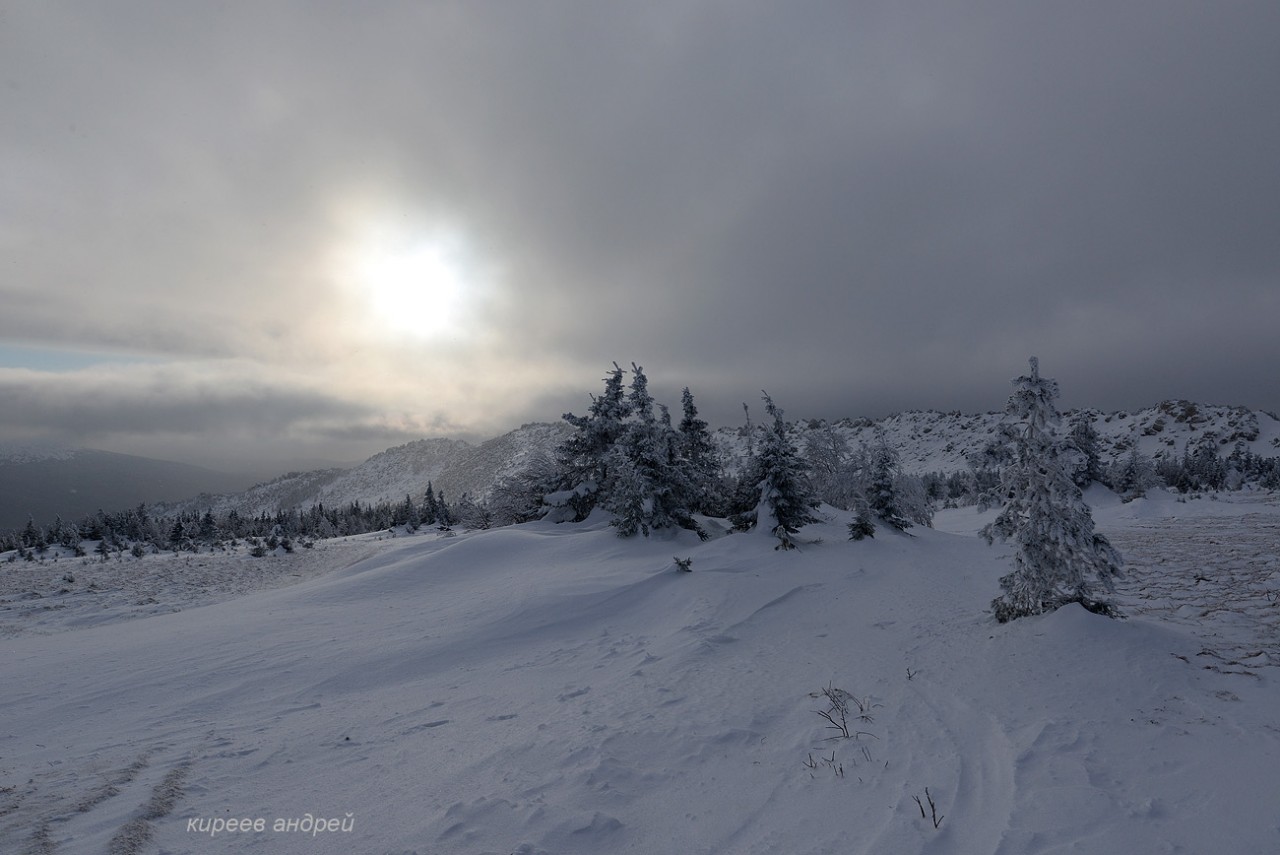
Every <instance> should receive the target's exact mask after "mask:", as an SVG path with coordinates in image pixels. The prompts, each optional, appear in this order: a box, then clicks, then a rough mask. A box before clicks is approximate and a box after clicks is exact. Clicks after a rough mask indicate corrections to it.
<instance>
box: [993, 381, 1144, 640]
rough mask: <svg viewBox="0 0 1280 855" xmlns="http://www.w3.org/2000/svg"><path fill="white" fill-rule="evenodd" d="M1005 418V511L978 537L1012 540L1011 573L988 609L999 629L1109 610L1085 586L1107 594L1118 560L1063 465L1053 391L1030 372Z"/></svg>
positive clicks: (1016, 386) (1053, 386)
mask: <svg viewBox="0 0 1280 855" xmlns="http://www.w3.org/2000/svg"><path fill="white" fill-rule="evenodd" d="M1013 385H1014V392H1013V394H1012V395H1011V396H1010V397H1009V403H1008V406H1007V407H1006V408H1005V413H1006V415H1007V416H1008V417H1009V421H1010V423H1012V424H1013V426H1014V430H1013V432H1012V436H1013V440H1014V455H1013V460H1012V462H1011V463H1009V465H1008V466H1007V467H1006V468H1005V469H1004V471H1003V472H1002V473H1001V483H1000V489H1001V494H1002V495H1003V497H1004V500H1005V504H1004V508H1003V509H1002V510H1001V511H1000V514H999V515H998V516H997V517H996V518H995V520H994V521H993V522H992V523H990V524H989V525H988V526H986V527H985V528H984V529H983V530H982V532H981V534H982V537H983V538H984V539H985V540H986V541H987V543H992V542H993V541H995V540H997V539H998V540H1002V541H1012V542H1013V544H1014V545H1015V546H1016V550H1015V552H1014V556H1013V572H1011V573H1009V574H1008V575H1006V576H1005V577H1004V578H1002V579H1001V580H1000V587H1001V588H1002V589H1003V591H1004V593H1003V594H1002V595H1001V596H999V597H997V598H996V599H994V600H993V601H992V602H991V607H992V610H993V611H994V612H995V616H996V620H998V621H1000V622H1001V623H1004V622H1006V621H1010V620H1013V619H1015V618H1020V617H1026V616H1028V615H1038V614H1044V613H1046V612H1051V611H1053V610H1054V609H1057V608H1058V607H1059V606H1063V605H1066V604H1067V603H1080V604H1081V605H1082V606H1084V607H1085V608H1086V609H1088V610H1089V611H1091V612H1095V613H1097V614H1104V615H1108V616H1112V617H1114V616H1116V611H1115V608H1114V607H1113V606H1112V605H1111V604H1110V603H1108V602H1106V601H1103V600H1099V599H1097V598H1096V597H1095V596H1094V592H1093V588H1092V585H1091V581H1090V580H1091V579H1092V580H1096V581H1097V582H1098V583H1099V584H1100V585H1101V586H1102V587H1103V588H1105V589H1106V590H1108V591H1110V590H1112V579H1113V578H1114V577H1117V576H1119V575H1120V555H1119V553H1118V552H1116V550H1115V549H1114V548H1113V547H1112V546H1111V544H1110V543H1109V542H1108V541H1107V539H1106V538H1105V537H1103V536H1102V535H1100V534H1096V533H1095V532H1094V530H1093V514H1092V512H1091V511H1090V510H1089V506H1088V505H1086V504H1085V503H1084V498H1083V496H1082V494H1081V492H1080V488H1079V487H1077V486H1076V485H1075V482H1073V481H1072V480H1071V476H1070V474H1069V473H1068V472H1067V469H1066V467H1065V466H1064V464H1063V461H1062V456H1061V448H1062V446H1061V442H1060V441H1059V439H1058V437H1057V433H1056V432H1057V428H1058V424H1059V422H1060V417H1059V415H1058V411H1057V409H1056V408H1055V406H1054V399H1055V398H1057V397H1058V384H1057V382H1056V381H1054V380H1050V379H1047V378H1043V377H1041V376H1040V367H1039V362H1038V361H1037V360H1036V358H1035V357H1032V358H1031V373H1030V374H1029V375H1026V376H1023V377H1019V378H1017V379H1016V380H1014V381H1013Z"/></svg>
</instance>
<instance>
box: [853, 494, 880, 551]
mask: <svg viewBox="0 0 1280 855" xmlns="http://www.w3.org/2000/svg"><path fill="white" fill-rule="evenodd" d="M875 536H876V524H875V514H873V513H872V512H871V506H870V505H868V504H867V499H866V497H865V496H863V495H861V494H859V495H858V496H856V497H855V498H854V500H853V522H851V523H849V539H850V540H862V539H863V538H867V537H875Z"/></svg>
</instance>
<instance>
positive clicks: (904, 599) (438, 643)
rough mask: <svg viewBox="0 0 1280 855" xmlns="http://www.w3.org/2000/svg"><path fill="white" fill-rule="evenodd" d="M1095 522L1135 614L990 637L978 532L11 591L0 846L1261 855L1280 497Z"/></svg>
mask: <svg viewBox="0 0 1280 855" xmlns="http://www.w3.org/2000/svg"><path fill="white" fill-rule="evenodd" d="M1089 499H1090V501H1091V502H1092V503H1093V505H1094V507H1095V514H1096V516H1095V518H1096V519H1097V521H1098V528H1099V530H1100V531H1101V532H1102V533H1104V534H1106V535H1107V536H1108V537H1109V538H1111V539H1112V540H1113V542H1114V543H1115V544H1116V545H1117V546H1118V547H1119V548H1120V549H1121V551H1122V552H1124V553H1125V554H1126V558H1127V562H1126V564H1127V570H1128V574H1129V575H1128V577H1127V578H1126V579H1125V580H1122V581H1121V582H1120V583H1119V591H1118V597H1117V599H1118V601H1119V602H1120V604H1121V606H1122V607H1123V608H1124V610H1125V611H1126V612H1127V613H1128V614H1129V615H1130V617H1129V618H1128V619H1127V620H1123V621H1110V620H1108V619H1106V618H1102V617H1098V616H1096V615H1092V614H1089V613H1087V612H1085V611H1084V610H1082V609H1080V608H1079V607H1076V606H1069V607H1067V608H1064V609H1061V610H1059V611H1058V612H1055V613H1053V614H1051V615H1047V616H1043V617H1037V618H1027V619H1022V620H1018V621H1014V622H1012V623H1010V624H1006V625H997V624H996V623H995V622H994V621H993V620H992V618H991V617H990V615H989V614H987V613H985V611H984V610H985V609H986V607H987V605H988V603H989V602H990V600H991V598H992V597H994V596H995V595H996V594H997V593H998V587H997V580H998V578H999V577H1000V576H1001V575H1003V574H1004V573H1006V572H1007V571H1008V560H1007V556H1008V552H1009V550H1008V548H1007V547H1000V546H997V547H995V548H992V547H988V546H986V545H985V544H984V543H982V542H981V541H980V540H979V539H978V538H976V537H974V536H973V532H975V531H977V529H978V528H980V527H981V521H982V517H983V515H979V514H977V513H976V512H974V511H973V509H961V510H956V511H946V512H941V513H939V515H938V518H937V520H936V522H937V529H935V530H929V529H923V528H920V527H916V528H913V529H912V533H911V536H907V535H900V534H894V533H892V532H889V531H887V530H884V529H881V530H877V532H876V536H875V538H874V539H871V540H864V541H861V542H857V543H853V542H849V541H848V540H847V539H846V533H845V525H846V524H847V522H848V519H847V517H848V514H845V513H839V512H835V511H833V510H832V509H830V508H827V509H825V510H826V511H827V516H828V520H827V521H826V522H824V523H819V524H814V525H810V526H806V527H805V528H804V529H803V530H802V531H801V533H800V534H799V535H798V538H797V542H798V543H799V545H800V549H799V550H796V551H791V552H780V551H775V550H774V549H773V548H772V543H771V539H769V538H763V537H752V536H744V535H724V534H722V531H723V530H722V529H709V530H714V531H715V534H716V536H715V537H713V538H712V539H711V540H709V541H707V542H700V541H699V540H698V538H697V537H696V536H695V535H693V534H692V533H689V532H683V531H682V532H678V533H675V534H672V535H670V536H665V537H651V538H648V539H642V538H641V539H635V538H633V539H629V540H621V539H619V538H617V537H616V536H615V534H614V532H613V530H612V529H611V528H610V527H609V526H608V524H607V520H605V519H603V518H602V517H601V516H600V515H595V516H593V517H591V518H589V520H588V521H587V522H586V523H584V524H581V525H569V524H566V525H554V524H551V523H545V522H544V523H533V524H528V525H523V526H518V527H511V528H505V529H497V530H493V531H486V532H461V533H459V534H458V535H457V536H456V537H446V536H442V535H441V534H439V533H437V532H430V533H427V532H423V533H420V534H417V535H411V536H401V537H397V538H383V539H378V538H377V537H375V536H366V537H362V538H351V539H349V540H346V541H323V542H321V543H318V544H317V545H316V548H315V549H314V550H299V551H297V552H296V553H295V554H293V555H289V556H279V557H277V558H266V559H259V560H257V563H255V561H254V560H253V559H249V558H247V557H244V556H233V555H229V556H208V555H202V556H146V557H144V558H143V559H141V560H135V559H131V558H124V559H113V560H112V561H111V562H108V563H106V564H105V565H104V564H101V563H96V562H95V561H93V560H89V561H88V562H87V563H82V562H81V561H74V560H71V559H62V560H60V561H58V562H57V563H54V562H51V561H50V562H46V563H45V564H43V565H42V564H35V565H32V564H29V563H22V562H19V563H17V564H3V565H0V578H3V579H5V580H6V581H5V585H6V586H10V587H4V588H0V591H3V593H0V600H5V601H6V602H4V603H0V609H3V611H0V621H2V622H0V626H3V627H4V632H5V634H4V635H3V637H0V662H2V663H3V664H2V665H0V685H3V687H4V689H3V693H2V694H0V852H6V853H7V852H16V853H24V852H41V853H43V852H52V853H58V855H63V854H64V853H65V855H77V853H101V852H121V853H153V852H162V853H164V852H170V853H185V852H201V853H222V852H227V853H268V852H269V853H289V852H314V853H350V852H360V853H397V855H403V853H417V855H427V853H432V855H436V853H503V855H505V854H506V853H513V852H514V853H526V855H528V853H557V854H558V853H584V855H585V853H601V852H610V853H625V852H634V853H653V852H681V853H719V852H726V853H777V852H786V853H824V852H837V851H838V852H854V853H1002V855H1014V853H1018V855H1022V853H1064V852H1073V853H1115V852H1135V853H1156V852H1188V853H1194V852H1208V851H1216V852H1240V853H1245V852H1249V853H1252V852H1269V851H1276V850H1277V849H1278V848H1280V820H1278V819H1277V814H1276V810H1275V804H1276V802H1275V795H1276V792H1277V784H1278V783H1280V772H1278V771H1277V769H1280V762H1278V761H1280V727H1278V726H1277V725H1276V723H1275V716H1274V711H1275V710H1276V709H1277V708H1278V703H1277V702H1278V701H1280V698H1278V697H1277V694H1278V693H1277V689H1276V685H1277V684H1276V677H1277V675H1278V674H1280V672H1277V671H1276V670H1275V668H1274V667H1273V666H1274V665H1276V664H1277V663H1280V659H1277V658H1276V657H1277V651H1276V638H1277V634H1276V604H1275V596H1276V592H1277V591H1280V568H1278V567H1277V564H1276V559H1275V557H1274V556H1275V555H1276V554H1277V546H1278V545H1280V544H1277V532H1280V506H1277V504H1276V503H1275V502H1274V501H1272V500H1270V499H1269V498H1268V497H1265V496H1247V495H1239V496H1235V497H1233V499H1234V500H1233V501H1231V502H1225V501H1220V502H1215V501H1209V500H1207V499H1205V500H1200V501H1192V502H1185V503H1184V502H1179V501H1177V500H1176V498H1174V497H1171V496H1168V495H1167V494H1162V493H1159V492H1156V493H1153V496H1152V497H1151V498H1149V499H1147V500H1140V501H1141V502H1142V503H1141V504H1140V503H1139V502H1132V503H1129V504H1121V503H1119V502H1118V501H1114V500H1111V499H1109V498H1108V496H1107V495H1105V494H1096V493H1091V494H1090V495H1089ZM1212 541H1217V542H1216V543H1215V542H1212ZM673 556H678V557H681V558H684V557H689V558H691V559H692V568H691V569H692V570H693V572H692V573H680V572H678V571H677V569H676V566H675V563H674V560H673ZM68 570H70V571H71V573H72V575H74V576H75V577H76V581H75V582H74V583H71V584H68V583H65V582H63V581H62V576H63V574H65V573H66V572H67V571H68ZM293 573H298V574H300V575H298V576H294V575H292V574H293ZM15 574H22V575H21V577H20V578H21V583H20V584H11V582H10V580H12V579H14V578H18V577H17V576H15ZM94 574H100V575H94ZM255 574H256V575H255ZM1197 576H1204V577H1206V578H1207V579H1209V580H1211V581H1199V582H1197V581H1196V577H1197ZM91 578H92V579H93V580H94V581H96V585H95V589H96V590H95V591H88V590H87V587H88V584H89V581H90V579H91ZM219 580H221V581H219ZM62 587H69V588H70V589H71V592H70V593H68V594H58V593H57V590H58V589H60V588H62ZM144 589H145V592H146V594H147V596H148V597H150V598H153V599H155V600H156V601H157V602H156V603H154V604H150V605H148V606H145V607H140V606H138V605H136V599H139V598H140V597H139V596H138V595H140V594H141V593H143V592H144ZM24 591H25V592H35V593H38V594H41V596H40V597H39V598H33V599H30V600H22V599H16V598H17V597H20V596H21V595H22V593H23V592H24ZM75 598H79V599H78V600H75ZM63 600H74V602H75V603H76V604H75V605H68V607H67V608H65V609H44V608H43V605H45V604H48V605H54V604H57V603H59V602H61V601H63ZM42 601H43V602H42ZM33 603H42V605H41V607H40V608H36V607H35V606H33V605H32V604H33ZM175 609H178V610H177V611H175ZM91 614H92V615H93V619H92V620H90V619H89V617H90V615H91ZM62 615H66V617H65V618H64V617H62ZM1205 650H1212V651H1214V656H1209V655H1202V654H1203V651H1205ZM1255 653H1256V654H1258V655H1254V656H1247V655H1245V654H1255ZM824 688H830V689H832V690H834V689H841V690H843V691H844V692H847V693H848V698H849V700H850V701H851V705H850V709H851V711H852V712H851V719H852V721H851V725H852V727H851V728H850V729H851V733H852V734H854V735H852V736H851V737H850V738H847V739H846V738H842V737H839V738H832V737H833V731H832V730H831V729H830V728H829V726H828V724H829V723H828V721H827V720H826V719H824V718H823V717H822V716H821V715H819V712H821V711H823V710H825V709H827V708H828V707H827V704H828V699H827V698H825V697H824V696H823V695H822V690H823V689H824ZM842 697H843V696H842ZM859 703H860V704H861V706H859ZM860 710H861V711H860ZM859 715H862V716H865V717H864V718H863V717H859ZM926 788H927V790H928V794H927V795H926ZM917 797H918V798H919V799H920V800H921V801H920V806H917V802H916V798H917ZM929 798H932V799H933V801H934V803H935V805H936V807H937V813H938V815H939V816H941V821H940V823H939V824H938V825H937V827H935V825H934V822H933V821H932V816H931V813H930V811H929V801H928V799H929ZM922 808H923V810H924V811H925V812H926V816H925V817H922V816H921V809H922ZM308 815H310V816H311V817H312V818H315V817H319V818H321V819H324V820H336V821H337V824H336V825H334V826H333V829H334V830H329V826H328V825H326V830H325V831H323V832H314V831H312V832H310V833H305V834H304V833H303V832H302V831H299V830H297V829H296V827H295V830H286V829H287V825H285V823H287V822H288V821H289V820H290V819H294V820H306V818H307V817H308ZM240 819H248V820H250V823H249V830H247V831H241V830H236V831H225V830H223V831H221V832H220V833H216V834H211V833H210V830H205V831H203V832H202V831H200V830H197V829H199V828H202V827H203V828H205V829H212V828H213V826H212V823H213V822H214V821H215V820H220V821H221V822H222V823H223V825H222V826H219V828H225V823H226V822H227V821H228V820H237V821H238V820H240ZM254 819H262V820H263V825H264V830H262V831H253V830H252V820H254ZM277 819H279V820H281V823H282V830H279V831H274V830H273V825H274V824H275V822H276V820H277ZM344 821H345V822H347V823H348V824H349V826H350V827H351V828H352V830H351V831H342V830H341V828H340V824H341V823H342V822H344ZM202 823H203V825H201V824H202ZM189 825H190V830H189Z"/></svg>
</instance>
